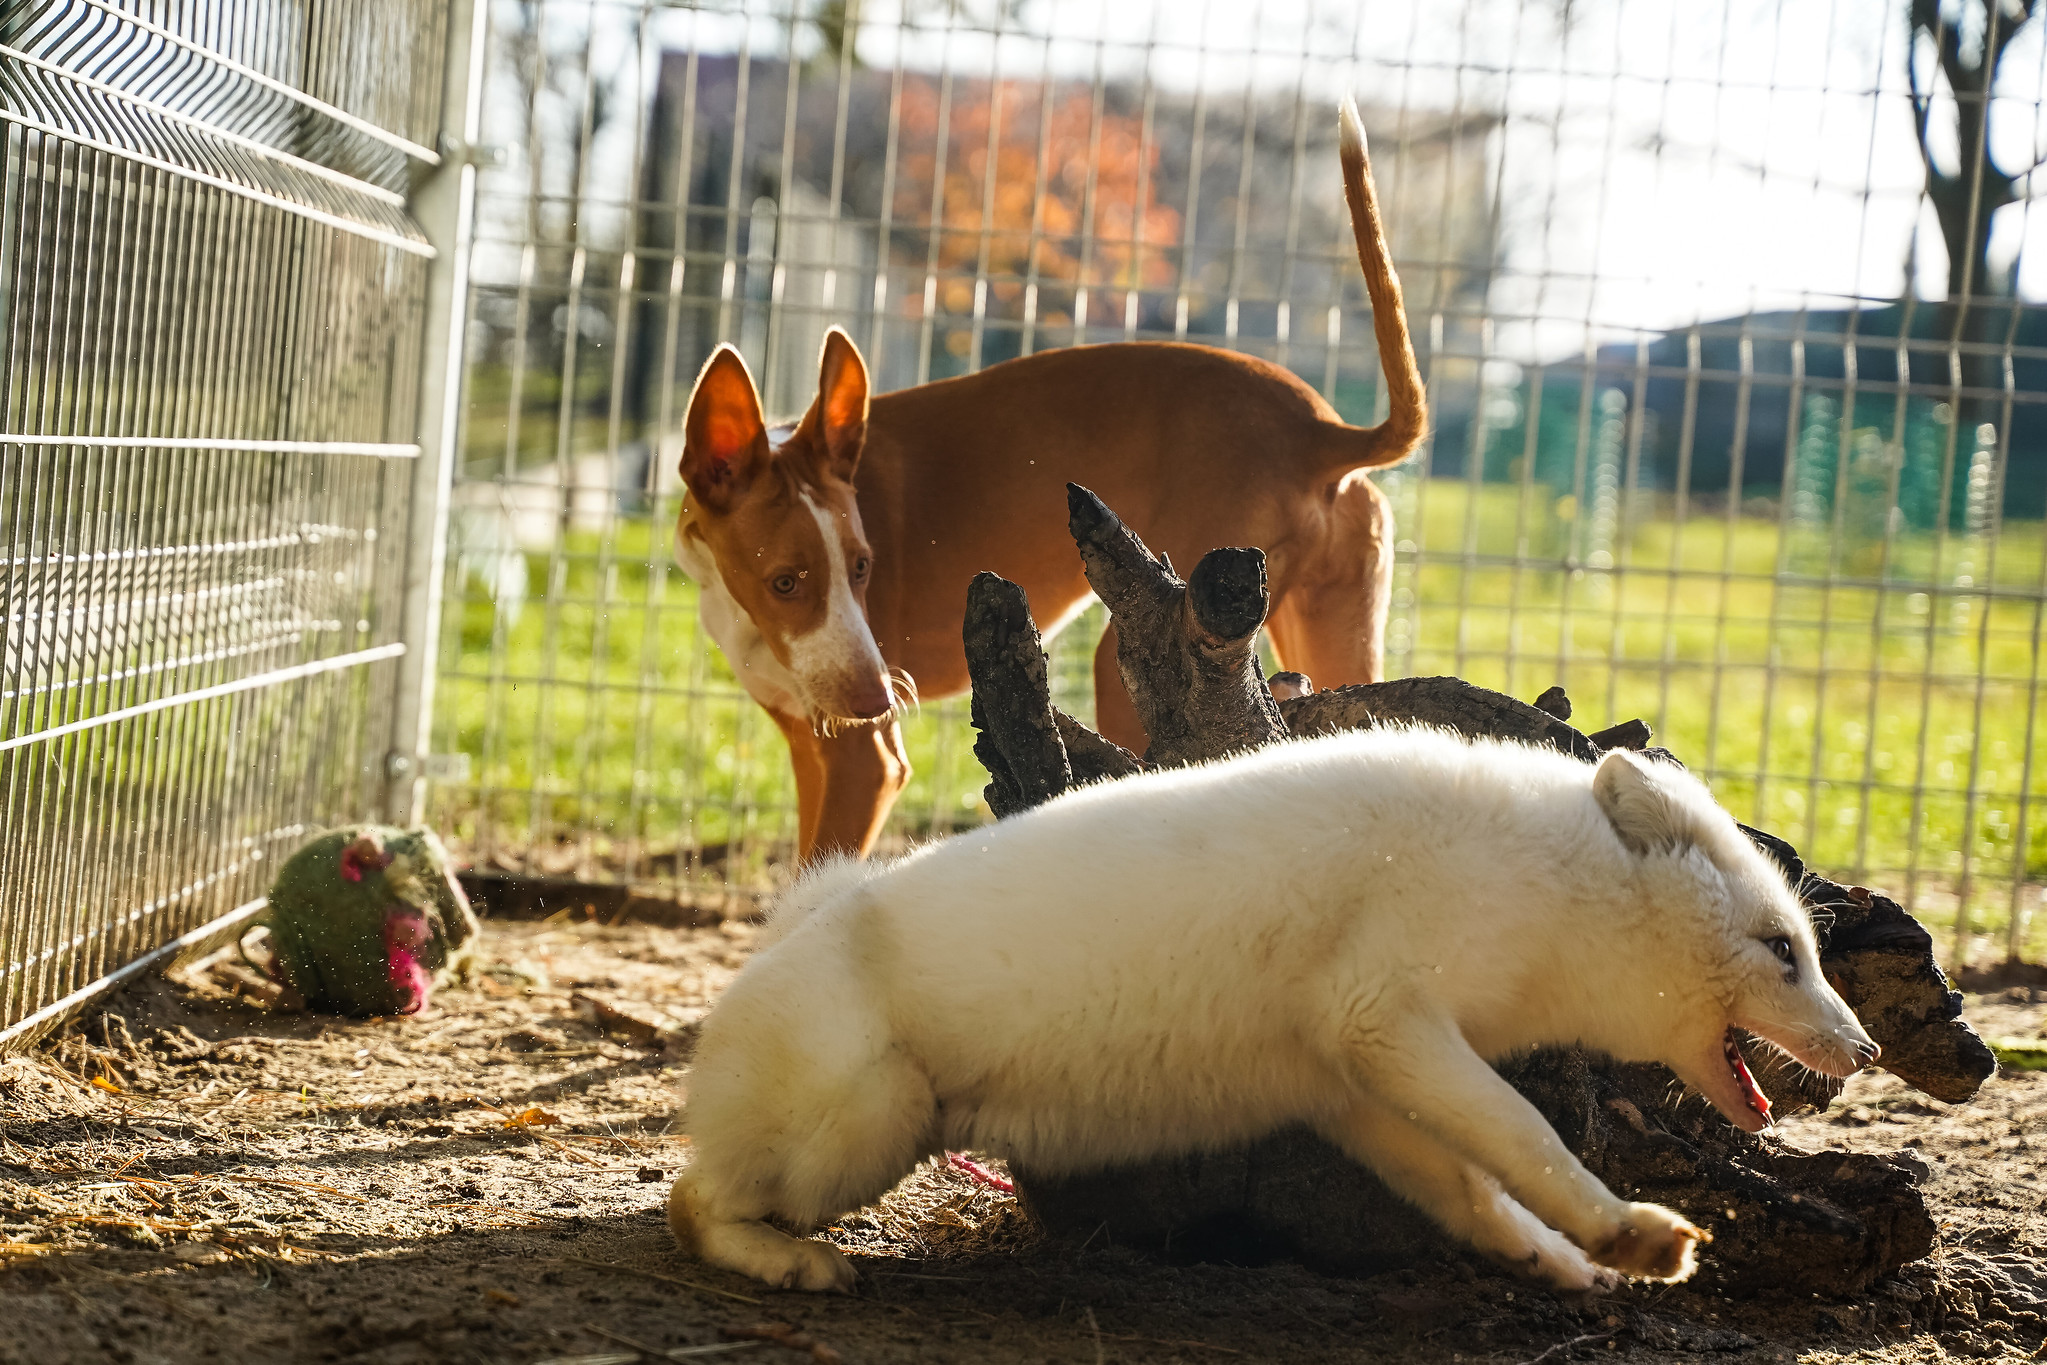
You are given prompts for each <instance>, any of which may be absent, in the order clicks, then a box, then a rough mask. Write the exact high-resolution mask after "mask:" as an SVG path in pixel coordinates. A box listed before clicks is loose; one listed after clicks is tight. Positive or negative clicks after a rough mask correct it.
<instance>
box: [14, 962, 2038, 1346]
mask: <svg viewBox="0 0 2047 1365" xmlns="http://www.w3.org/2000/svg"><path fill="white" fill-rule="evenodd" d="M751 939H752V930H751V929H750V928H748V927H747V926H745V925H740V924H729V925H724V926H719V927H713V928H703V929H664V928H655V927H647V926H632V927H604V926H601V925H597V924H590V923H580V924H578V923H568V922H554V923H539V924H536V923H516V922H513V923H506V922H492V923H490V924H488V925H487V929H486V941H487V947H486V951H485V958H486V962H487V967H488V969H487V971H485V972H484V973H483V974H481V975H479V976H478V977H477V978H476V979H475V980H474V981H473V983H472V984H470V985H469V986H466V987H464V988H461V989H452V990H447V991H443V992H442V993H440V994H439V995H437V996H436V997H435V1001H434V1005H433V1007H432V1009H431V1010H430V1011H429V1012H427V1013H423V1014H421V1015H418V1016H414V1017H411V1018H404V1019H383V1020H369V1021H359V1022H348V1021H337V1020H332V1019H321V1018H314V1017H311V1016H307V1015H304V1014H282V1013H275V1012H270V1011H267V1010H264V1009H261V1008H258V1007H256V1006H255V1005H253V1004H251V1003H250V1002H249V1001H247V1000H245V999H242V998H239V997H238V996H237V994H236V991H237V990H238V989H247V990H251V991H255V990H257V989H258V988H257V987H256V986H255V985H254V984H253V983H254V978H252V977H250V976H248V975H247V974H246V973H243V972H242V971H241V970H240V969H238V968H236V967H233V966H229V965H226V964H221V965H218V966H215V967H213V968H211V969H208V970H206V971H203V972H201V973H199V974H198V975H197V976H196V977H195V976H189V975H188V977H187V978H186V979H185V980H184V981H182V982H179V983H173V982H162V981H159V982H152V983H147V984H145V985H142V986H140V987H137V988H135V989H133V990H130V991H129V992H127V993H126V994H124V995H122V996H119V997H117V998H115V999H113V1000H111V1001H110V1002H109V1003H108V1004H107V1006H106V1007H105V1008H103V1009H96V1010H94V1011H93V1012H92V1013H91V1014H89V1015H88V1016H87V1017H86V1018H85V1019H83V1020H81V1021H80V1022H79V1024H78V1025H76V1026H75V1027H74V1028H73V1029H71V1030H70V1031H69V1032H67V1033H66V1034H65V1035H64V1036H63V1037H61V1038H59V1039H57V1040H55V1041H53V1042H52V1044H51V1045H50V1046H48V1047H47V1048H46V1049H45V1050H44V1051H43V1052H41V1053H39V1054H38V1055H35V1056H32V1057H25V1058H17V1059H14V1060H11V1061H6V1062H0V1323H4V1326H0V1362H14V1361H21V1362H33V1365H56V1363H57V1362H70V1361H88V1360H90V1361H99V1360H112V1361H117V1362H131V1361H132V1362H154V1361H177V1362H184V1361H218V1360H229V1361H236V1362H260V1361H287V1360H288V1361H302V1360H303V1361H344V1360H345V1361H375V1362H401V1361H422V1362H426V1361H431V1362H466V1361H493V1362H495V1361H509V1362H517V1363H519V1365H528V1363H530V1362H539V1361H544V1360H553V1361H562V1360H565V1359H575V1360H579V1361H581V1362H583V1365H598V1363H599V1362H600V1361H602V1362H610V1363H612V1365H625V1363H626V1362H628V1361H632V1360H635V1359H642V1358H645V1359H654V1358H664V1357H665V1358H671V1359H678V1360H693V1359H699V1358H702V1359H710V1360H722V1359H724V1358H726V1356H727V1355H731V1356H734V1357H737V1358H753V1359H758V1360H760V1361H763V1362H773V1361H782V1360H788V1361H800V1360H803V1359H810V1360H813V1361H820V1362H830V1361H834V1360H843V1361H851V1362H894V1361H913V1360H914V1361H958V1362H981V1361H988V1362H1003V1363H1004V1365H1006V1363H1008V1362H1026V1361H1061V1362H1066V1361H1074V1362H1082V1363H1083V1365H1085V1363H1086V1362H1106V1361H1129V1362H1165V1361H1188V1362H1197V1361H1198V1362H1227V1361H1284V1362H1296V1361H1299V1362H1316V1361H1359V1360H1402V1361H1408V1360H1412V1361H1423V1362H1461V1361H1466V1360H1469V1361H1493V1362H1531V1361H1545V1362H1560V1361H1565V1360H1578V1361H1589V1360H1624V1361H1647V1360H1650V1359H1655V1360H1658V1361H1672V1360H1681V1359H1694V1358H1697V1359H1704V1358H1709V1357H1710V1358H1712V1359H1715V1360H1726V1361H1754V1362H1763V1361H1768V1362H1779V1361H1791V1360H1800V1361H1815V1362H1825V1361H1835V1360H1883V1361H1904V1360H1915V1361H1916V1360H1942V1359H1947V1358H1950V1357H1957V1358H1961V1357H1967V1358H1984V1357H1989V1358H1995V1357H2000V1356H2003V1357H2012V1358H2016V1357H2020V1356H2031V1355H2033V1354H2035V1352H2036V1351H2039V1350H2041V1348H2042V1338H2043V1335H2047V1320H2043V1318H2042V1316H2041V1313H2042V1312H2047V1303H2043V1300H2047V1166H2043V1163H2042V1160H2041V1157H2042V1155H2043V1150H2047V1131H2043V1130H2042V1128H2041V1125H2040V1119H2041V1117H2042V1115H2043V1114H2047V1075H2043V1074H2031V1073H2023V1072H2021V1073H2017V1074H2013V1075H2008V1076H2000V1077H1998V1078H1996V1079H1994V1080H1992V1081H1991V1082H1990V1083H1989V1085H1988V1086H1986V1087H1985V1089H1984V1092H1983V1093H1982V1095H1981V1096H1980V1097H1979V1098H1978V1099H1977V1100H1976V1101H1975V1102H1973V1103H1971V1104H1968V1105H1965V1106H1955V1107H1950V1106H1947V1105H1942V1104H1939V1103H1937V1102H1933V1101H1929V1100H1927V1099H1925V1098H1924V1097H1923V1096H1919V1095H1917V1094H1916V1093H1915V1092H1912V1091H1909V1090H1907V1089H1906V1088H1905V1087H1904V1086H1902V1085H1901V1084H1900V1083H1898V1082H1897V1081H1895V1080H1894V1079H1892V1078H1891V1077H1888V1076H1885V1075H1882V1074H1873V1075H1867V1076H1864V1077H1860V1078H1858V1079H1857V1080H1856V1081H1855V1082H1854V1083H1853V1085H1852V1086H1851V1088H1850V1090H1849V1092H1848V1093H1847V1094H1846V1095H1844V1096H1843V1098H1842V1100H1841V1101H1840V1102H1838V1103H1837V1104H1836V1105H1835V1106H1834V1107H1833V1108H1832V1109H1831V1110H1830V1111H1829V1112H1828V1113H1826V1114H1824V1115H1815V1116H1809V1117H1807V1118H1804V1119H1799V1120H1794V1121H1793V1122H1792V1123H1790V1124H1789V1125H1787V1127H1788V1131H1789V1134H1790V1137H1791V1140H1793V1141H1795V1142H1797V1143H1799V1144H1801V1145H1803V1146H1806V1147H1810V1148H1823V1147H1828V1146H1844V1147H1850V1148H1855V1149H1858V1150H1872V1151H1893V1150H1899V1149H1905V1148H1910V1149H1914V1150H1916V1151H1917V1152H1918V1153H1919V1154H1920V1155H1921V1157H1923V1158H1924V1160H1925V1162H1926V1164H1927V1166H1928V1168H1929V1174H1928V1176H1927V1178H1926V1183H1925V1189H1926V1191H1927V1194H1928V1197H1929V1200H1930V1202H1931V1203H1933V1204H1934V1205H1935V1207H1936V1212H1937V1215H1938V1217H1939V1219H1940V1221H1941V1225H1942V1233H1941V1236H1942V1245H1941V1247H1940V1249H1939V1251H1938V1252H1937V1253H1936V1254H1935V1256H1934V1257H1933V1258H1932V1259H1931V1260H1929V1261H1928V1262H1926V1263H1923V1264H1921V1265H1918V1266H1914V1267H1911V1268H1909V1269H1908V1270H1907V1272H1906V1273H1905V1274H1904V1275H1903V1276H1902V1277H1900V1278H1899V1279H1897V1280H1894V1281H1891V1282H1889V1283H1887V1284H1885V1285H1883V1286H1880V1288H1879V1292H1877V1293H1876V1294H1874V1295H1873V1296H1871V1297H1869V1298H1867V1299H1864V1300H1860V1301H1854V1302H1821V1301H1818V1300H1814V1299H1812V1298H1811V1297H1810V1296H1807V1297H1806V1298H1804V1299H1803V1300H1801V1299H1798V1298H1795V1297H1780V1298H1776V1299H1765V1300H1760V1301H1743V1302H1734V1301H1729V1300H1727V1299H1724V1298H1721V1297H1719V1296H1718V1295H1716V1294H1715V1293H1713V1292H1712V1291H1711V1290H1710V1289H1705V1288H1694V1287H1678V1288H1664V1287H1656V1288H1631V1289H1627V1290H1623V1291H1621V1292H1619V1293H1616V1294H1614V1295H1611V1296H1609V1297H1605V1298H1601V1299H1594V1300H1590V1301H1579V1302H1565V1301H1561V1300H1559V1299H1558V1298H1557V1297H1555V1296H1553V1295H1551V1294H1549V1293H1547V1292H1545V1291H1543V1290H1540V1289H1537V1288H1534V1287H1532V1286H1529V1285H1527V1284H1525V1283H1522V1282H1519V1281H1516V1280H1513V1279H1510V1278H1508V1277H1506V1276H1505V1275H1503V1274H1502V1273H1500V1272H1499V1271H1497V1270H1495V1269H1494V1268H1493V1267H1491V1266H1490V1265H1488V1264H1486V1263H1485V1262H1483V1261H1479V1260H1476V1259H1470V1260H1467V1259H1464V1258H1461V1257H1459V1258H1455V1259H1452V1260H1449V1261H1446V1262H1443V1263H1441V1264H1432V1265H1418V1266H1415V1267H1413V1268H1412V1269H1409V1270H1403V1271H1401V1272H1399V1273H1397V1274H1392V1275H1384V1276H1378V1277H1375V1278H1372V1279H1366V1280H1352V1279H1342V1278H1336V1277H1330V1276H1324V1275H1319V1274H1315V1273H1312V1272H1310V1271H1307V1270H1303V1269H1301V1268H1300V1267H1297V1266H1290V1265H1277V1266H1269V1267H1250V1268H1247V1267H1235V1266H1223V1265H1188V1266H1171V1265H1163V1264H1158V1263H1155V1262H1151V1261H1147V1260H1144V1259H1141V1258H1139V1257H1137V1256H1135V1255H1133V1254H1130V1253H1127V1252H1125V1251H1122V1250H1120V1249H1118V1248H1116V1247H1113V1246H1105V1245H1102V1244H1100V1243H1096V1244H1094V1245H1089V1246H1080V1247H1076V1246H1072V1245H1066V1244H1056V1243H1049V1242H1046V1241H1045V1240H1044V1239H1042V1238H1040V1237H1039V1236H1037V1234H1036V1233H1035V1232H1034V1230H1033V1229H1032V1227H1031V1226H1030V1225H1029V1223H1028V1220H1026V1219H1025V1218H1024V1217H1023V1216H1022V1214H1021V1213H1020V1212H1019V1211H1018V1209H1017V1207H1016V1205H1015V1203H1014V1201H1013V1200H1011V1199H1010V1198H1009V1197H1008V1196H1006V1195H1004V1194H1001V1193H1000V1192H999V1191H997V1190H995V1189H993V1188H991V1187H990V1186H988V1185H986V1184H983V1183H980V1182H979V1181H977V1180H976V1179H974V1178H973V1177H972V1176H971V1175H969V1174H967V1173H964V1172H962V1171H958V1170H954V1169H950V1168H927V1169H925V1170H923V1171H920V1172H919V1173H918V1174H917V1175H915V1176H913V1177H912V1178H911V1179H910V1180H909V1181H907V1182H905V1184H904V1185H903V1186H902V1187H901V1188H899V1189H898V1190H897V1191H896V1192H895V1193H894V1194H893V1195H891V1196H890V1198H889V1199H888V1200H887V1201H886V1202H885V1203H884V1204H883V1205H882V1206H881V1207H879V1208H878V1209H875V1210H870V1211H868V1212H865V1213H862V1214H859V1215H856V1216H854V1217H852V1218H848V1219H846V1220H845V1221H844V1222H843V1223H842V1224H840V1225H839V1226H838V1227H837V1228H836V1229H835V1230H833V1232H832V1233H831V1236H832V1237H833V1238H834V1239H835V1240H837V1241H838V1242H839V1243H840V1244H841V1245H843V1246H845V1247H846V1248H847V1249H848V1250H849V1251H851V1252H852V1253H854V1254H855V1255H856V1256H857V1257H858V1258H859V1264H860V1266H861V1269H862V1275H863V1279H862V1285H861V1290H860V1293H859V1294H858V1295H857V1296H855V1297H852V1298H822V1297H813V1296H808V1295H803V1294H796V1293H784V1292H777V1291H771V1290H765V1289H763V1288H762V1287H760V1286H759V1285H756V1284H752V1283H750V1282H747V1281H743V1280H740V1279H737V1278H735V1277H733V1276H729V1275H726V1274H723V1273H721V1272H717V1271H711V1270H707V1269H705V1268H704V1267H702V1266H699V1265H696V1264H694V1263H692V1262H689V1261H687V1260H685V1259H683V1258H682V1257H680V1256H679V1255H678V1254H677V1253H676V1252H675V1250H674V1249H673V1247H672V1245H671V1244H670V1242H669V1238H668V1234H667V1230H666V1228H665V1226H664V1225H663V1223H662V1220H661V1212H660V1209H661V1202H662V1199H663V1198H664V1196H665V1194H666V1192H667V1181H668V1180H669V1178H670V1177H672V1176H673V1174H674V1173H675V1171H676V1169H677V1167H678V1165H679V1164H680V1163H681V1162H682V1161H683V1160H684V1156H685V1149H684V1147H683V1145H682V1143H681V1142H680V1141H679V1140H678V1139H677V1138H675V1137H674V1136H673V1135H672V1125H673V1118H674V1111H675V1108H676V1105H677V1102H678V1084H677V1083H678V1081H679V1079H680V1077H681V1074H682V1070H683V1067H684V1060H683V1058H684V1057H685V1056H686V1053H687V1046H688V1036H689V1026H690V1022H691V1021H692V1020H693V1019H694V1018H695V1017H697V1016H698V1015H700V1014H701V1013H702V1011H703V1010H704V1009H705V1008H706V1007H707V1005H708V1004H709V1002H710V1000H711V999H712V998H714V997H715V995H716V994H717V992H718V990H719V989H720V988H721V987H722V985H723V984H724V983H725V982H726V981H728V980H729V979H730V978H731V975H732V973H733V972H734V971H735V970H736V969H737V968H738V966H739V964H740V963H741V962H742V961H743V960H744V958H745V954H746V952H747V950H748V948H749V945H750V943H751ZM2035 994H2036V992H2034V991H2032V990H2030V989H2027V988H2014V989H2013V990H2011V991H2008V992H2005V993H2002V994H1998V995H1994V996H1979V997H1974V998H1972V1002H1971V1003H1972V1016H1973V1017H1974V1018H1975V1019H1976V1020H1977V1021H1978V1024H1979V1027H1981V1028H1982V1029H1983V1030H1984V1032H1986V1033H1987V1034H1992V1035H2000V1036H2005V1035H2016V1036H2022V1037H2032V1036H2037V1035H2039V1034H2041V1032H2042V1025H2043V1023H2047V1003H2035V1002H2034V996H2035ZM2043 998H2047V997H2043ZM749 1333H752V1334H753V1335H751V1336H749V1335H748V1334H749ZM705 1347H709V1348H713V1350H711V1351H709V1352H706V1351H703V1350H688V1349H685V1350H677V1349H676V1348H705ZM643 1353H644V1354H643ZM657 1353H658V1355H657Z"/></svg>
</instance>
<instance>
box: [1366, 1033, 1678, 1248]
mask: <svg viewBox="0 0 2047 1365" xmlns="http://www.w3.org/2000/svg"><path fill="white" fill-rule="evenodd" d="M1350 1056H1351V1063H1352V1066H1353V1068H1354V1074H1355V1075H1356V1076H1357V1078H1358V1080H1359V1082H1360V1083H1361V1084H1362V1085H1363V1086H1364V1087H1365V1089H1366V1090H1367V1091H1368V1092H1369V1094H1370V1095H1371V1097H1372V1098H1373V1099H1374V1100H1376V1101H1377V1102H1378V1103H1379V1104H1380V1105H1382V1106H1383V1107H1384V1108H1386V1109H1388V1110H1391V1111H1392V1112H1393V1113H1394V1115H1395V1116H1396V1117H1397V1118H1399V1117H1404V1118H1405V1119H1406V1120H1407V1121H1408V1122H1409V1123H1412V1124H1414V1125H1416V1126H1417V1127H1418V1128H1419V1129H1421V1130H1423V1131H1425V1132H1427V1133H1429V1134H1431V1135H1433V1136H1434V1137H1435V1138H1436V1139H1438V1140H1440V1141H1441V1142H1443V1143H1444V1144H1446V1145H1447V1146H1448V1147H1449V1148H1450V1149H1451V1150H1452V1151H1454V1152H1455V1153H1456V1154H1457V1155H1459V1156H1461V1157H1463V1158H1464V1159H1465V1160H1467V1161H1469V1162H1471V1163H1472V1164H1473V1165H1475V1166H1477V1167H1478V1168H1479V1169H1480V1170H1482V1171H1484V1172H1486V1173H1487V1174H1489V1175H1491V1176H1492V1177H1493V1178H1494V1179H1496V1180H1498V1181H1499V1182H1500V1184H1501V1185H1502V1186H1504V1187H1505V1189H1506V1191H1507V1193H1509V1194H1511V1195H1512V1196H1513V1197H1514V1198H1515V1199H1517V1200H1519V1201H1520V1202H1521V1204H1522V1205H1524V1206H1525V1207H1526V1208H1528V1209H1529V1210H1530V1211H1531V1212H1533V1213H1534V1214H1535V1215H1536V1217H1538V1218H1540V1219H1542V1221H1543V1222H1545V1223H1547V1224H1549V1225H1550V1226H1551V1227H1553V1228H1555V1229H1557V1230H1558V1231H1559V1232H1562V1233H1563V1234H1564V1235H1565V1236H1567V1237H1569V1238H1570V1239H1571V1240H1572V1241H1574V1242H1576V1243H1577V1244H1578V1245H1579V1246H1580V1247H1582V1248H1583V1249H1584V1250H1585V1253H1586V1254H1587V1255H1589V1256H1590V1257H1591V1258H1592V1259H1593V1260H1595V1261H1597V1262H1599V1263H1600V1264H1601V1265H1605V1266H1611V1267H1612V1268H1613V1269H1615V1270H1618V1271H1621V1272H1623V1273H1625V1274H1629V1275H1639V1276H1643V1277H1645V1278H1648V1279H1655V1280H1682V1279H1684V1278H1686V1277H1687V1276H1689V1275H1690V1274H1691V1273H1692V1270H1693V1259H1692V1254H1693V1247H1694V1246H1695V1245H1696V1244H1697V1243H1698V1242H1700V1241H1701V1240H1703V1239H1704V1237H1705V1234H1704V1233H1702V1232H1701V1231H1700V1230H1699V1229H1698V1228H1696V1227H1694V1226H1693V1225H1692V1224H1691V1223H1689V1222H1687V1221H1686V1220H1685V1219H1684V1218H1682V1217H1680V1216H1679V1215H1677V1214H1675V1213H1673V1212H1671V1211H1670V1210H1669V1209H1666V1208H1662V1207H1660V1206H1658V1205H1656V1204H1632V1203H1629V1202H1628V1201H1626V1200H1624V1199H1620V1198H1618V1197H1616V1196H1615V1195H1614V1193H1613V1192H1612V1191H1611V1190H1609V1189H1607V1188H1606V1186H1605V1185H1603V1184H1601V1183H1600V1180H1599V1178H1598V1177H1597V1176H1595V1175H1593V1174H1592V1172H1590V1171H1588V1170H1586V1169H1585V1167H1584V1165H1583V1163H1581V1162H1580V1161H1579V1160H1578V1158H1577V1157H1576V1155H1574V1154H1573V1153H1572V1152H1571V1151H1570V1149H1569V1148H1567V1147H1565V1146H1564V1143H1563V1140H1562V1139H1561V1138H1559V1137H1558V1136H1557V1134H1556V1130H1555V1129H1553V1128H1551V1127H1550V1126H1549V1121H1548V1120H1546V1119H1545V1118H1543V1116H1542V1114H1541V1113H1540V1112H1539V1111H1538V1110H1537V1109H1536V1107H1535V1106H1534V1105H1532V1104H1530V1103H1529V1102H1528V1101H1527V1100H1526V1099H1525V1098H1523V1097H1522V1095H1521V1092H1519V1091H1518V1090H1516V1089H1514V1087H1513V1086H1511V1085H1508V1084H1507V1083H1506V1082H1505V1081H1504V1080H1502V1079H1500V1076H1499V1073H1498V1072H1496V1071H1494V1070H1493V1069H1492V1068H1491V1067H1490V1066H1488V1065H1486V1062H1485V1059H1484V1058H1482V1057H1480V1056H1479V1055H1478V1054H1477V1053H1476V1052H1474V1051H1472V1049H1471V1045H1470V1044H1469V1043H1467V1042H1465V1041H1464V1037H1463V1035H1462V1034H1461V1033H1459V1032H1458V1031H1457V1028H1456V1026H1455V1025H1454V1024H1451V1023H1449V1022H1448V1021H1445V1020H1436V1019H1430V1018H1426V1017H1420V1018H1413V1019H1409V1020H1404V1021H1402V1024H1401V1026H1400V1027H1399V1028H1398V1029H1397V1030H1395V1031H1394V1032H1392V1033H1391V1034H1389V1033H1387V1032H1386V1031H1384V1030H1378V1031H1375V1032H1374V1033H1373V1035H1372V1036H1371V1038H1370V1041H1369V1043H1361V1044H1360V1045H1358V1046H1355V1047H1353V1048H1351V1049H1350Z"/></svg>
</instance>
